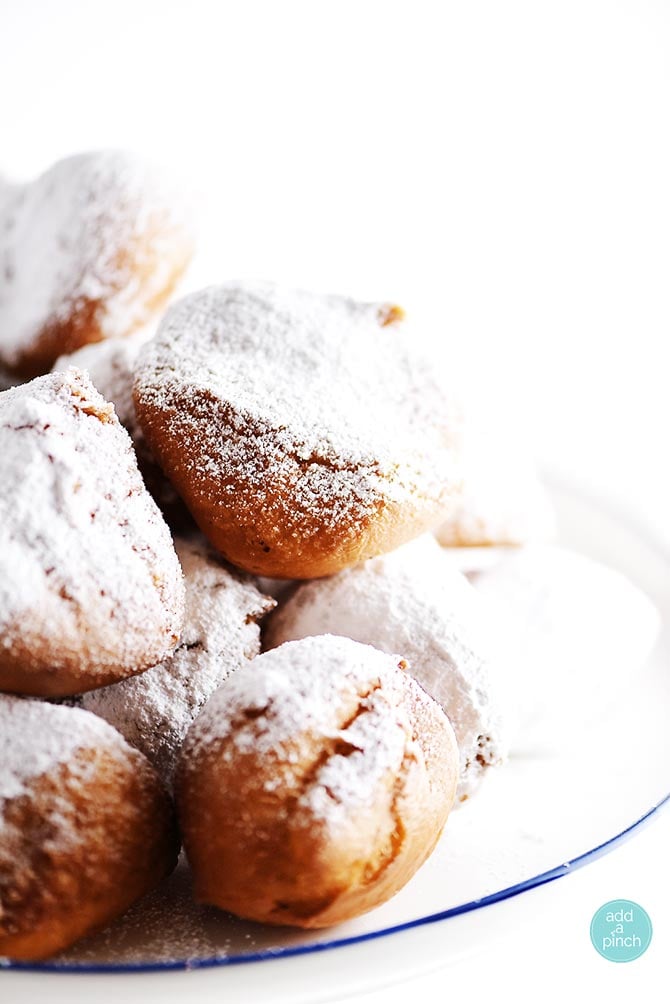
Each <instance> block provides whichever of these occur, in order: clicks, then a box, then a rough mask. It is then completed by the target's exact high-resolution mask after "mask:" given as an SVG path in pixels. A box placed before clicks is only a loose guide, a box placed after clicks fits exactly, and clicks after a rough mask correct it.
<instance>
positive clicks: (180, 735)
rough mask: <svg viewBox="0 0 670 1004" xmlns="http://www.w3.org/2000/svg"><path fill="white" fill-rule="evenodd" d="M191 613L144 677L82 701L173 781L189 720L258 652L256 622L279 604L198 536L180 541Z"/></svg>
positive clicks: (178, 546) (86, 697)
mask: <svg viewBox="0 0 670 1004" xmlns="http://www.w3.org/2000/svg"><path fill="white" fill-rule="evenodd" d="M175 546H176V549H177V554H178V556H179V559H180V562H181V566H182V569H183V572H184V581H185V586H186V613H185V617H184V629H183V631H182V636H181V639H180V642H179V645H178V646H177V648H176V649H175V651H174V653H173V654H172V655H171V656H170V657H169V658H168V659H166V660H165V661H164V662H161V663H159V665H157V666H153V667H152V668H151V669H148V670H147V671H146V672H145V673H141V674H140V675H139V676H135V677H133V678H132V679H129V680H122V681H121V682H120V683H114V684H111V685H110V686H108V687H103V688H101V689H99V690H93V691H90V692H89V693H87V694H84V695H83V697H82V701H81V703H82V706H83V707H84V708H87V709H88V710H89V711H93V712H94V713H95V714H96V715H100V716H101V717H102V718H105V719H106V720H107V721H108V722H110V723H111V724H112V725H114V726H115V727H116V728H117V729H118V730H119V732H121V733H122V735H124V736H125V738H126V739H127V740H128V742H129V743H131V744H132V745H133V746H136V747H137V748H138V749H139V750H141V751H142V752H143V753H144V754H145V756H146V757H147V758H148V759H149V760H150V762H151V763H153V765H154V766H155V767H156V769H157V770H158V772H159V774H161V776H162V777H163V778H164V779H165V780H166V781H170V780H171V778H172V773H173V770H174V765H175V759H176V757H177V754H178V752H179V749H180V747H181V744H182V741H183V739H184V736H185V735H186V732H187V729H188V727H189V725H190V724H191V722H192V721H193V720H194V719H195V718H196V716H197V715H198V713H199V711H200V709H201V708H202V707H203V705H204V704H205V703H206V701H207V699H208V698H209V697H210V696H211V695H212V693H213V692H214V691H215V690H216V689H217V687H218V686H219V685H220V684H221V683H223V681H224V680H225V679H227V678H228V676H230V674H231V673H233V672H235V670H237V669H239V667H240V666H242V665H244V664H245V663H246V662H247V661H248V660H249V659H252V658H253V657H254V656H255V655H258V653H259V651H260V628H259V625H258V621H259V620H260V618H261V617H262V616H263V615H264V614H265V613H267V612H268V611H269V610H271V609H272V607H273V606H274V605H275V604H274V601H273V600H272V599H270V598H269V597H267V596H263V594H262V593H260V592H259V591H258V590H257V589H256V587H255V586H254V585H253V584H252V583H251V581H249V580H247V579H244V578H242V577H241V576H240V575H238V574H236V573H234V572H231V571H229V570H228V569H227V568H226V567H225V565H224V564H223V563H222V562H221V560H220V559H219V558H217V557H216V556H215V555H214V553H213V552H212V551H211V549H210V548H208V546H207V544H206V542H204V541H203V540H202V539H199V538H191V539H187V538H177V539H176V541H175Z"/></svg>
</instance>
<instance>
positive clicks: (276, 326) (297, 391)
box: [135, 283, 458, 551]
mask: <svg viewBox="0 0 670 1004" xmlns="http://www.w3.org/2000/svg"><path fill="white" fill-rule="evenodd" d="M400 316H401V315H400V312H399V311H398V310H397V308H392V307H390V306H389V305H388V304H370V303H357V302H355V301H353V300H350V299H347V298H345V297H341V296H320V295H316V294H313V293H307V292H302V291H295V290H286V289H282V288H280V287H276V286H273V285H270V284H264V283H245V284H242V283H238V284H234V283H229V284H226V285H221V286H217V287H210V288H208V289H205V290H201V291H200V292H198V293H196V294H193V295H191V296H188V297H185V298H184V299H183V300H181V301H179V302H178V303H176V304H175V305H173V306H172V307H171V309H170V310H169V311H168V313H167V314H166V316H165V317H164V319H163V321H162V322H161V325H160V327H159V330H158V334H157V337H156V338H155V339H154V340H152V341H151V342H150V343H149V344H148V345H146V346H145V347H144V349H143V350H142V352H141V355H140V358H139V361H138V369H137V380H136V384H135V396H136V402H137V403H138V408H139V412H140V417H141V418H142V420H143V422H144V419H143V408H144V409H146V410H151V411H152V412H153V413H155V414H159V415H160V416H161V421H162V422H163V424H164V430H165V435H166V437H167V441H168V442H169V443H170V444H173V443H174V444H178V445H176V446H175V449H178V450H179V453H180V461H181V463H182V464H183V465H184V466H185V468H186V469H188V470H189V471H191V472H192V476H193V481H194V483H196V488H195V489H194V490H195V491H197V490H198V485H199V483H200V481H202V480H203V479H212V480H213V481H214V482H216V484H217V501H216V504H217V506H220V507H223V508H227V509H229V510H232V511H234V512H235V513H236V515H238V516H239V519H240V520H242V521H244V520H247V518H248V521H249V523H250V524H251V523H253V515H254V514H255V513H257V512H258V511H263V512H264V513H265V515H266V517H267V518H266V521H265V524H264V525H265V526H266V537H267V538H268V539H267V540H265V541H264V544H265V545H266V547H267V550H268V551H270V550H272V549H275V548H277V547H281V543H282V541H283V540H285V539H286V538H287V537H288V538H293V539H294V540H295V541H297V542H299V544H300V546H303V547H305V548H308V547H309V543H310V541H312V540H315V541H318V540H320V539H321V540H322V539H323V535H324V533H331V532H332V533H333V534H337V535H341V537H342V538H343V539H344V538H346V539H354V538H356V537H357V535H359V534H360V533H361V532H362V530H363V529H365V528H366V527H367V526H368V524H369V523H370V521H371V520H373V519H374V518H375V517H376V516H377V515H378V514H379V512H380V510H381V509H383V508H384V507H385V506H387V505H390V504H393V503H397V504H407V505H408V506H409V508H410V509H411V507H412V504H413V503H414V504H416V505H418V506H421V505H423V506H426V507H429V506H433V505H434V506H439V504H440V502H443V503H444V502H445V501H446V498H447V497H448V496H449V495H450V494H451V493H452V492H453V491H454V490H455V487H456V485H457V482H458V472H457V470H456V463H455V458H454V449H453V446H454V442H453V440H454V438H455V433H454V421H453V409H452V405H451V402H449V401H446V400H445V396H444V392H443V389H442V388H440V387H439V386H438V385H437V384H436V383H435V382H434V381H433V379H432V376H431V374H430V372H429V369H428V366H427V365H426V364H425V363H424V362H423V361H422V360H421V359H420V358H417V357H416V356H415V355H414V354H413V352H412V350H411V337H410V336H409V333H408V331H407V330H406V326H405V325H404V324H403V323H401V322H400V319H399V318H400ZM145 431H147V430H146V428H145ZM153 445H154V444H153V442H152V446H153ZM240 486H242V487H240ZM296 546H298V544H296Z"/></svg>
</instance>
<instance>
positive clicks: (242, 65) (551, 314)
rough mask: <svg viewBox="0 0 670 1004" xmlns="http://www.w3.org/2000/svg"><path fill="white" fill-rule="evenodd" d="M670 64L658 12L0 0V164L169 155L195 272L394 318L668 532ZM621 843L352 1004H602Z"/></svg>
mask: <svg viewBox="0 0 670 1004" xmlns="http://www.w3.org/2000/svg"><path fill="white" fill-rule="evenodd" d="M669 51H670V5H669V4H667V3H664V2H661V0H659V2H652V0H629V2H623V0H607V2H601V3H598V2H595V0H579V2H573V0H561V2H537V0H536V2H528V3H521V2H516V0H510V2H490V3H488V2H476V0H472V2H464V0H463V2H437V3H428V2H420V0H413V2H403V3H396V2H392V0H386V2H384V3H377V2H366V0H357V2H349V0H340V2H338V3H328V2H318V0H312V2H309V3H307V2H303V3H297V2H291V0H276V2H263V3H261V2H254V0H247V2H240V3H231V2H219V3H203V2H199V0H189V2H182V3H172V2H168V0H162V2H156V3H151V2H138V0H135V2H127V0H115V2H113V3H111V2H110V3H96V2H88V3H76V2H72V0H61V2H53V3H47V2H46V0H43V2H37V0H0V169H1V170H3V171H4V172H5V173H7V174H9V175H11V176H14V177H16V178H22V177H24V178H27V177H30V176H31V175H33V174H35V173H37V172H39V171H41V170H42V169H43V168H45V167H46V166H48V165H49V164H50V163H51V162H52V161H53V160H54V159H56V158H57V157H60V156H63V155H67V154H69V153H72V152H74V151H76V150H80V149H86V148H95V147H104V146H124V147H129V148H133V149H137V150H139V151H144V152H146V153H148V154H150V155H152V156H154V157H155V158H157V159H159V160H164V161H166V162H167V163H170V164H172V165H173V166H174V167H176V168H177V169H179V170H180V171H181V172H183V174H184V175H185V176H186V178H188V179H189V181H190V183H191V184H192V185H193V187H194V189H195V190H196V192H197V195H198V198H199V200H200V203H201V205H202V206H203V208H204V212H203V220H202V255H203V263H204V266H203V272H206V273H207V274H208V277H210V278H216V277H217V276H218V277H220V278H221V279H225V278H233V277H242V276H260V277H265V278H273V279H279V280H283V281H286V282H290V283H293V284H296V285H301V286H307V287H313V288H316V289H324V290H332V291H341V292H351V293H353V294H356V295H360V296H365V297H370V298H377V297H381V298H385V299H386V298H389V299H393V300H396V301H398V302H400V303H402V304H404V305H406V306H407V308H408V310H409V312H410V315H411V316H414V317H415V319H416V322H417V326H418V328H419V329H420V331H421V332H422V333H423V336H424V337H425V338H426V339H427V340H428V341H429V342H430V344H431V346H432V348H433V351H434V352H435V354H436V356H438V357H439V359H440V361H441V363H442V364H443V365H445V366H447V367H448V368H450V369H452V370H453V371H454V372H455V373H459V374H461V376H460V377H459V379H462V380H463V383H464V386H466V385H470V384H473V383H474V384H475V385H476V387H477V388H478V390H479V392H480V393H481V394H483V395H484V396H488V397H490V399H491V400H495V401H496V402H497V404H496V408H497V409H504V411H505V412H509V413H515V414H516V415H517V416H520V417H521V419H522V422H523V424H524V427H525V431H526V434H527V435H528V437H529V439H530V440H531V442H532V444H533V446H534V448H535V450H536V452H537V453H538V455H539V456H540V457H541V458H542V459H544V460H549V461H550V462H553V463H554V464H558V465H559V466H561V467H564V468H566V469H568V470H569V471H571V472H573V473H574V474H577V475H578V476H579V477H580V479H581V480H583V481H584V482H586V483H588V484H590V485H595V486H600V487H604V488H605V489H606V490H607V491H608V492H610V493H612V494H614V495H616V496H618V497H619V498H620V499H621V500H624V501H625V502H626V504H632V505H634V506H635V507H636V508H637V509H638V511H641V512H642V513H643V514H644V515H645V516H646V517H647V519H648V520H649V521H650V522H654V524H655V525H656V526H657V527H660V529H661V530H662V531H663V532H666V531H665V523H666V521H667V512H668V508H669V506H670V464H669V463H668V449H667V445H666V444H667V437H668V430H669V429H670V395H668V391H667V387H666V384H667V379H668V359H669V357H670V352H669V350H668V348H667V346H668V337H669V332H670V297H669V296H668V289H669V281H668V280H669V276H670V129H669V128H668V126H669V121H670V63H669V59H668V56H669ZM495 413H497V412H496V411H495V410H494V414H495ZM669 539H670V535H669ZM663 826H665V830H664V831H663V832H664V839H665V845H666V846H667V844H668V833H669V827H668V824H667V820H665V821H662V822H661V823H660V824H658V826H657V827H655V828H653V829H652V830H650V831H649V834H652V833H660V832H661V830H662V827H663ZM644 839H647V840H649V841H650V843H649V847H648V849H647V850H645V851H644V853H643V852H642V848H643V844H642V840H643V838H642V837H640V838H638V840H639V848H640V853H639V854H636V853H633V850H630V852H629V849H628V848H627V849H625V853H629V855H630V854H632V855H633V856H632V859H630V860H628V859H627V858H626V857H625V853H624V851H623V850H622V851H619V852H617V854H616V855H615V856H614V857H613V858H610V859H608V860H607V861H603V862H601V863H600V864H598V865H594V866H592V868H593V875H595V874H596V869H602V868H606V867H611V868H613V872H612V873H611V874H610V877H609V878H608V879H607V880H606V881H605V880H603V887H602V889H601V888H600V887H598V888H597V890H594V889H590V890H587V891H585V890H584V888H583V886H581V885H580V884H579V883H580V879H579V878H578V877H577V876H574V877H572V878H571V879H570V880H565V881H564V882H559V883H556V884H555V886H554V887H552V891H551V896H550V898H551V897H554V896H555V897H559V895H560V902H561V903H562V904H563V906H564V907H565V906H566V903H567V907H566V909H567V913H566V914H565V915H563V916H562V920H561V921H560V924H559V923H558V921H557V925H558V927H557V928H553V927H551V926H550V925H551V915H550V918H549V919H548V920H547V921H546V923H545V922H544V921H543V923H542V925H540V930H539V931H537V932H533V931H532V930H531V931H530V933H528V932H526V934H525V935H524V941H523V942H522V943H520V941H519V940H518V939H517V940H515V939H514V938H512V940H511V944H508V945H507V946H506V947H505V948H504V949H501V950H500V951H499V952H497V954H496V952H493V953H492V954H490V956H488V957H486V958H484V959H480V960H478V961H477V962H475V963H468V964H463V965H462V966H461V967H457V969H456V970H453V971H450V972H449V973H445V974H443V975H442V976H441V977H440V978H439V979H435V978H431V979H430V980H424V981H423V982H420V983H418V984H416V986H415V987H414V988H412V987H410V986H407V987H404V988H402V989H401V990H400V991H398V996H397V997H393V996H392V993H391V992H388V991H385V992H384V993H383V994H382V995H380V996H378V997H377V998H376V999H377V1000H378V1001H380V1002H381V1001H382V1000H383V1001H385V1002H392V1001H393V1000H395V999H397V1000H407V999H411V998H412V997H413V996H415V997H419V996H421V997H422V998H423V999H424V1000H426V1001H442V1000H445V1001H446V1000H448V999H453V998H454V997H455V996H456V995H457V994H461V995H462V994H466V993H467V995H468V997H470V996H471V995H473V996H476V998H477V999H484V998H486V997H488V999H492V998H493V996H494V995H497V993H498V991H499V990H500V988H501V987H503V986H506V985H508V986H510V987H512V986H515V987H517V993H516V999H518V1000H531V999H535V994H536V993H538V992H541V989H540V988H541V987H542V985H543V983H542V981H543V980H544V984H545V986H546V985H547V980H548V981H549V985H550V986H552V987H554V988H556V987H559V986H560V983H561V980H563V981H566V980H567V981H569V980H570V979H571V978H572V975H574V974H576V973H577V972H580V973H582V974H583V978H584V979H585V980H587V981H588V980H590V979H593V980H596V983H595V984H593V986H592V989H593V988H594V987H596V986H601V987H602V989H605V987H606V986H608V987H610V990H609V991H608V992H610V997H609V998H608V999H610V1000H619V999H627V995H628V992H629V991H630V990H631V989H632V987H633V986H634V985H635V983H636V981H638V984H639V987H640V989H641V987H642V983H641V981H642V980H643V977H644V978H646V977H645V976H644V974H647V975H648V974H649V973H650V972H651V971H652V968H653V966H654V965H655V964H656V965H657V966H658V965H660V962H659V960H660V954H661V953H660V951H659V950H658V949H659V942H658V941H657V943H656V949H657V951H656V953H655V959H656V963H654V958H653V957H652V953H651V951H650V953H648V956H647V957H645V960H641V961H640V963H639V964H632V965H631V966H628V967H621V966H618V967H614V966H612V967H610V969H609V970H608V968H607V965H606V964H605V963H604V962H603V960H601V959H599V958H598V957H597V956H596V955H595V952H593V950H592V949H591V948H590V945H587V944H586V943H585V936H584V933H583V930H582V926H581V925H582V924H583V919H584V916H585V915H588V916H590V913H592V912H593V909H595V907H597V906H598V905H600V903H599V901H598V900H599V899H600V900H602V899H603V897H604V898H613V897H618V896H620V895H625V896H628V897H630V898H633V899H639V900H640V901H642V903H643V905H644V903H645V897H646V902H647V904H648V908H649V909H650V912H652V914H654V911H655V915H654V916H653V919H654V920H655V921H657V923H658V927H659V930H660V929H661V927H662V926H663V923H664V921H662V920H661V918H660V916H659V914H658V911H659V910H662V909H663V906H664V904H667V902H668V892H670V889H668V882H667V864H666V862H665V860H664V857H663V856H662V855H661V854H660V853H659V849H660V847H661V843H662V841H661V839H660V838H659V837H658V836H657V837H654V838H653V839H652V837H651V836H649V837H646V836H645V838H644ZM654 841H656V844H654ZM656 845H658V846H656ZM635 846H636V841H633V843H632V844H630V845H629V848H630V849H634V848H635ZM654 854H656V857H655V858H654ZM631 862H632V863H631ZM650 862H651V863H652V864H654V867H653V868H652V867H651V865H650ZM645 864H646V865H647V866H648V867H647V868H646V870H645V868H644V867H643V866H644V865H645ZM626 869H628V871H626ZM631 869H632V870H631ZM659 869H661V871H660V873H659V871H658V870H659ZM588 871H589V870H588V869H587V870H586V871H585V872H584V873H583V874H584V875H586V874H587V872H588ZM659 874H661V875H662V876H663V880H662V881H660V880H659V879H658V875H659ZM618 875H621V876H624V875H625V876H626V881H625V882H623V881H622V883H621V885H620V884H619V883H618V882H617V881H616V879H617V876H618ZM654 875H656V876H657V877H656V878H654V877H653V876H654ZM585 881H586V880H585ZM589 881H595V879H592V880H589ZM571 883H572V884H573V885H572V887H570V884H571ZM663 883H665V884H663ZM564 886H565V891H564V890H563V888H561V889H560V894H559V887H564ZM554 889H555V890H556V891H555V892H554V891H553V890H554ZM568 894H570V895H569V899H568V900H565V899H564V897H568ZM655 896H656V900H655V899H654V897H655ZM594 900H595V901H594ZM551 902H554V903H555V904H558V902H559V899H555V900H554V899H551ZM652 907H653V909H652ZM556 910H558V905H556ZM666 913H667V910H666ZM556 916H558V915H557V914H556ZM570 918H573V920H574V924H575V926H574V927H573V928H570V926H569V925H570ZM577 918H578V919H579V922H578V923H577ZM566 925H567V927H566ZM559 928H560V929H559ZM547 930H549V931H553V932H554V937H553V938H549V939H547V937H546V931H547ZM575 932H578V933H575ZM666 934H667V926H666ZM581 945H585V947H584V948H583V949H582V948H581V947H580V946H581ZM589 953H591V954H589ZM665 953H666V954H667V940H666V943H665ZM468 967H469V968H468ZM636 967H637V968H636ZM613 970H616V981H615V982H614V983H613V981H614V980H615V977H614V975H613V974H612V971H613ZM522 976H523V979H521V977H522ZM520 980H521V982H519V981H520ZM601 980H602V981H605V982H603V983H600V982H599V981H601ZM565 985H566V986H567V985H568V983H566V984H565ZM619 992H620V993H621V994H624V996H621V997H619V996H617V994H618V993H619Z"/></svg>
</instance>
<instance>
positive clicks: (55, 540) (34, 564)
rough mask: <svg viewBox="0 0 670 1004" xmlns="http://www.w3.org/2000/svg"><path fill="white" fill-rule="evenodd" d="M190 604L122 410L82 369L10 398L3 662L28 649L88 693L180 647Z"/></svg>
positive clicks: (3, 512) (1, 519) (0, 471)
mask: <svg viewBox="0 0 670 1004" xmlns="http://www.w3.org/2000/svg"><path fill="white" fill-rule="evenodd" d="M183 604H184V592H183V582H182V576H181V569H180V567H179V562H178V560H177V557H176V554H175V552H174V548H173V546H172V540H171V538H170V534H169V531H168V528H167V526H166V525H165V523H164V521H163V519H162V516H161V515H160V512H159V510H158V508H157V507H156V505H155V503H154V502H153V500H152V499H151V497H150V496H149V494H148V493H147V491H146V489H145V488H144V485H143V483H142V479H141V476H140V474H139V471H138V469H137V464H136V461H135V456H134V453H133V450H132V446H131V443H130V439H129V437H128V434H127V433H126V432H125V431H124V430H123V429H122V428H121V426H120V425H119V423H118V421H117V419H116V416H115V415H114V409H113V407H112V405H110V404H108V403H107V402H106V401H105V400H104V398H102V397H101V395H100V394H99V393H98V392H97V391H96V390H95V388H94V387H93V385H92V384H91V383H90V381H89V380H88V379H87V378H86V377H85V375H84V374H82V373H81V372H79V371H78V370H75V369H70V370H68V371H66V372H64V373H55V374H50V375H48V376H45V377H40V378H38V379H36V380H33V381H31V382H30V383H27V384H24V385H22V386H20V387H16V388H14V389H12V390H8V391H5V392H4V393H3V394H2V395H0V664H1V663H2V661H3V658H7V657H9V658H10V659H11V657H12V653H13V651H14V650H15V649H16V648H17V647H21V651H23V650H24V649H28V650H29V651H30V659H31V668H32V666H35V667H40V668H41V669H43V670H45V669H46V670H52V671H53V672H54V674H57V673H58V671H59V669H61V668H62V669H67V668H68V667H69V670H70V671H72V672H74V673H80V674H81V675H82V682H83V683H84V682H85V681H88V684H87V685H88V686H94V685H95V680H96V679H101V680H103V681H104V680H105V678H107V679H108V678H109V677H110V675H128V674H130V673H132V672H136V671H137V670H138V669H141V668H143V667H145V666H147V665H153V664H154V663H155V662H156V661H158V660H159V659H161V658H164V657H165V656H166V655H167V654H168V653H169V652H170V651H171V650H172V648H173V647H174V645H175V643H176V641H177V639H178V636H179V632H180V630H181V622H182V618H183ZM3 652H4V653H5V655H4V656H3ZM82 689H86V686H82ZM54 692H57V691H54Z"/></svg>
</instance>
